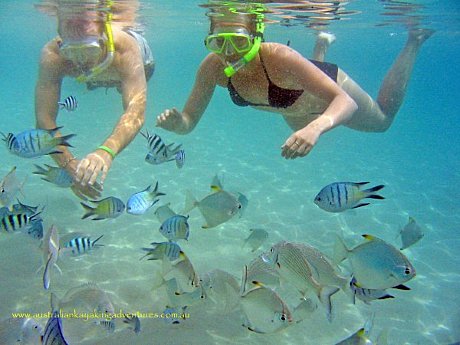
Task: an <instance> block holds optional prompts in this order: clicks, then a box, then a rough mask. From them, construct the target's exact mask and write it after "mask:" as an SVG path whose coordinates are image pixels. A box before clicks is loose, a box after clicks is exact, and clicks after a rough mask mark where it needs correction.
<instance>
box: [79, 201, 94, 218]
mask: <svg viewBox="0 0 460 345" xmlns="http://www.w3.org/2000/svg"><path fill="white" fill-rule="evenodd" d="M80 205H82V206H83V208H84V209H85V211H86V213H85V214H84V215H83V217H81V219H86V218H88V217H89V216H92V215H93V214H96V213H95V212H94V210H95V208H94V207H91V206H88V205H86V204H85V203H84V202H80Z"/></svg>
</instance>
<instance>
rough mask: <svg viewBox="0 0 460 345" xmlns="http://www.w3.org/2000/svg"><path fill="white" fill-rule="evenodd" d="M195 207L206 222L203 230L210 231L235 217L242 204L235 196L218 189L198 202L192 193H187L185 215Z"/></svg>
mask: <svg viewBox="0 0 460 345" xmlns="http://www.w3.org/2000/svg"><path fill="white" fill-rule="evenodd" d="M195 207H198V209H199V210H200V212H201V214H202V215H203V217H204V219H205V220H206V223H205V224H204V225H203V226H202V228H204V229H208V228H213V227H216V226H218V225H220V224H222V223H225V222H226V221H228V220H229V219H231V218H232V217H233V216H235V214H237V213H238V212H239V210H240V209H241V203H240V202H239V201H238V199H237V198H236V197H235V196H234V195H233V194H231V193H229V192H227V191H225V190H222V189H218V190H217V191H216V192H215V193H212V194H209V195H208V196H206V197H204V198H203V199H202V200H200V201H197V200H196V199H195V197H194V196H193V195H192V194H191V193H190V191H187V194H186V199H185V210H184V213H187V212H188V211H190V210H192V209H193V208H195Z"/></svg>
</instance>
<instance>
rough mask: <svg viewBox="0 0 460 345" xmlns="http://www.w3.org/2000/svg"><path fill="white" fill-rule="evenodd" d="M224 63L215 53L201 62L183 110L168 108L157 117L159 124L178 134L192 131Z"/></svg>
mask: <svg viewBox="0 0 460 345" xmlns="http://www.w3.org/2000/svg"><path fill="white" fill-rule="evenodd" d="M218 73H222V63H221V62H220V61H219V59H218V57H217V56H216V55H215V54H209V55H208V56H207V57H206V58H205V59H204V60H203V62H202V63H201V65H200V68H199V69H198V72H197V74H196V78H195V84H194V85H193V89H192V92H191V94H190V96H189V97H188V100H187V103H186V104H185V107H184V110H183V111H182V112H179V111H177V109H176V108H173V109H167V110H165V111H164V112H163V113H161V114H160V115H159V116H158V117H157V126H158V127H161V128H164V129H166V130H168V131H172V132H175V133H178V134H187V133H190V132H191V131H192V130H193V129H194V128H195V126H196V125H197V124H198V122H199V121H200V119H201V116H202V115H203V113H204V111H205V110H206V108H207V107H208V104H209V102H210V101H211V98H212V95H213V93H214V90H215V88H216V85H217V79H216V78H217V75H218Z"/></svg>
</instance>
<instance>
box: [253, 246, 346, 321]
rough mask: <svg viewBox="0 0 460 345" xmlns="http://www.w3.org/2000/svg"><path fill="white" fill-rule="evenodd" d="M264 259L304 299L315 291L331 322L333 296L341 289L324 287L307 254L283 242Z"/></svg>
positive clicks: (273, 248) (297, 247) (265, 255)
mask: <svg viewBox="0 0 460 345" xmlns="http://www.w3.org/2000/svg"><path fill="white" fill-rule="evenodd" d="M262 258H263V259H264V260H265V261H266V262H267V263H270V264H271V265H272V266H273V267H274V268H275V269H276V270H277V271H278V272H279V274H280V276H281V277H282V278H283V279H284V280H285V281H286V282H288V283H290V284H291V285H292V286H294V287H296V288H297V290H298V291H299V292H300V294H301V295H302V297H305V296H306V295H307V293H308V289H309V288H310V289H313V290H314V291H315V293H316V295H317V296H318V298H319V300H320V301H321V303H322V304H323V306H324V307H325V309H326V316H327V319H328V320H329V321H331V318H332V304H331V296H332V295H333V294H335V293H336V292H337V291H338V290H339V288H338V287H336V286H330V285H323V284H321V282H319V281H318V280H317V279H318V278H319V275H318V272H317V271H316V269H315V267H313V266H312V265H311V264H310V263H309V261H308V258H307V256H306V255H305V252H304V251H303V249H302V248H301V247H300V246H298V245H296V244H295V243H291V242H285V241H282V242H279V243H277V244H275V245H274V246H273V247H272V248H271V249H270V251H269V252H268V253H266V254H264V255H263V256H262Z"/></svg>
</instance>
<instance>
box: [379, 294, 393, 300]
mask: <svg viewBox="0 0 460 345" xmlns="http://www.w3.org/2000/svg"><path fill="white" fill-rule="evenodd" d="M387 298H395V296H392V295H390V294H386V295H384V296H382V297H379V298H377V299H387Z"/></svg>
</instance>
